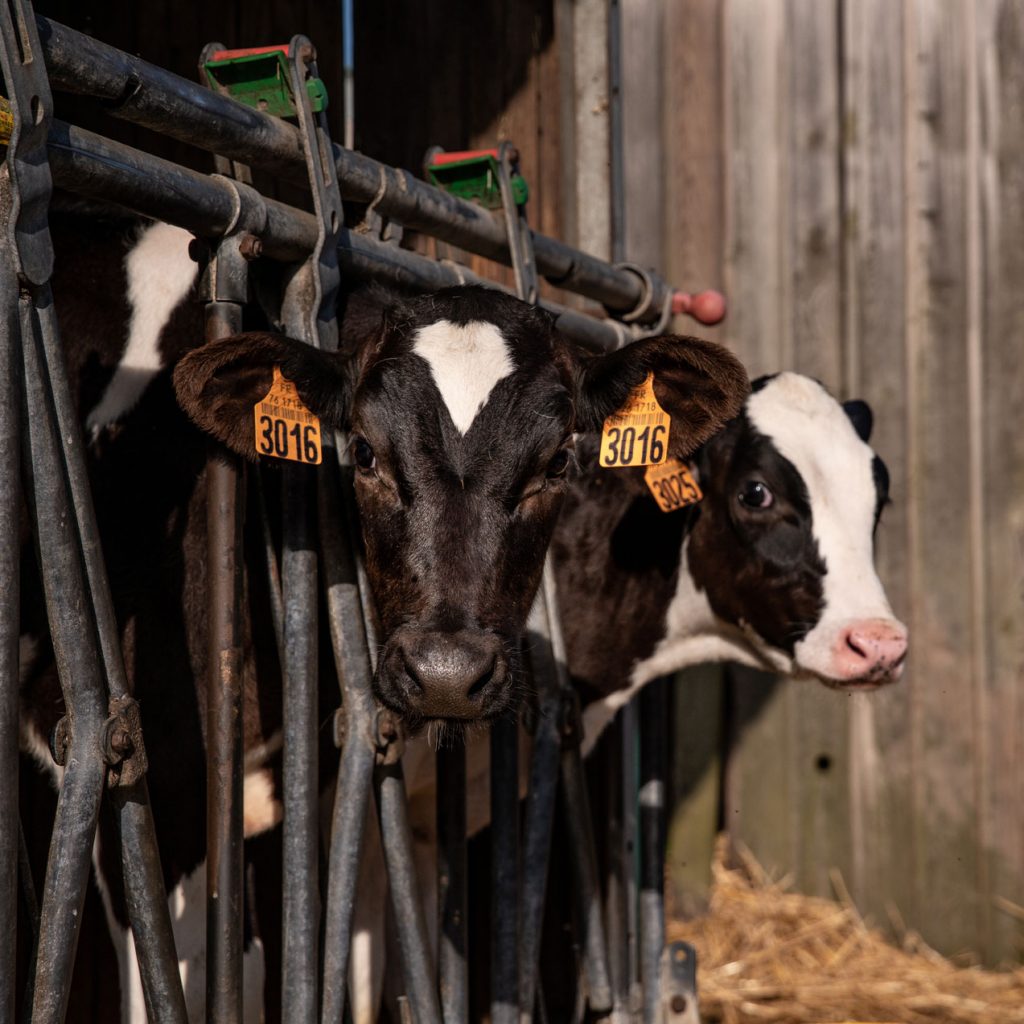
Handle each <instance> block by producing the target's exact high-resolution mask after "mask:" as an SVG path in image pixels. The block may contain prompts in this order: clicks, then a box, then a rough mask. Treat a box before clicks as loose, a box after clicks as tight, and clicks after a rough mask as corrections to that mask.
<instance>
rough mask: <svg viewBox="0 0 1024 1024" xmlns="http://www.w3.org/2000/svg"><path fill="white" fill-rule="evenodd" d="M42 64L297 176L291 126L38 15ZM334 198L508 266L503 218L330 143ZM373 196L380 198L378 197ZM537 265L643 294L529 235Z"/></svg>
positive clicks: (649, 315)
mask: <svg viewBox="0 0 1024 1024" xmlns="http://www.w3.org/2000/svg"><path fill="white" fill-rule="evenodd" d="M38 22H39V27H40V34H41V37H42V39H43V46H44V53H45V57H46V62H47V65H48V68H49V70H50V75H51V77H52V79H53V81H54V82H55V83H56V84H57V86H58V87H59V88H62V89H66V90H68V91H70V92H76V93H85V94H88V95H92V96H96V97H98V98H100V99H103V100H105V101H107V110H108V111H109V112H110V113H111V114H113V115H114V116H115V117H120V118H123V119H124V120H127V121H131V122H133V123H135V124H141V125H144V126H145V127H147V128H151V129H153V130H154V131H158V132H160V133H161V134H164V135H168V136H170V137H171V138H176V139H179V140H180V141H183V142H187V143H189V144H191V145H195V146H199V147H201V148H203V149H207V150H209V151H211V152H215V153H219V154H221V155H223V156H227V157H230V158H231V159H233V160H238V161H241V162H242V163H246V164H252V165H253V166H259V167H263V168H266V169H267V170H269V171H272V172H274V173H277V174H279V175H281V176H282V177H285V178H290V179H291V180H294V181H304V180H305V173H304V171H305V168H304V160H303V156H302V144H301V141H300V138H299V133H298V130H297V129H296V128H295V127H293V126H292V125H290V124H288V123H287V122H285V121H282V120H279V119H276V118H273V117H270V116H268V115H266V114H263V113H260V112H258V111H256V110H252V109H250V108H248V107H244V106H242V105H241V104H239V103H236V102H234V101H233V100H231V99H230V98H228V97H226V96H217V95H211V94H210V93H209V92H208V91H207V90H205V89H203V88H202V87H201V86H198V85H196V84H195V83H193V82H189V81H187V80H186V79H183V78H179V77H178V76H177V75H173V74H171V73H170V72H168V71H165V70H163V69H162V68H157V67H155V66H154V65H152V64H149V63H147V62H146V61H144V60H141V59H139V58H137V57H131V56H129V55H128V54H125V53H122V52H121V51H119V50H117V49H115V48H114V47H112V46H109V45H107V44H105V43H102V42H100V41H99V40H97V39H93V38H91V37H89V36H85V35H83V34H81V33H79V32H76V31H74V30H73V29H70V28H67V27H66V26H64V25H61V24H59V23H58V22H54V21H50V20H48V19H46V18H39V19H38ZM334 156H335V162H336V167H337V175H338V181H339V183H340V185H341V191H342V195H343V196H344V197H345V198H346V199H350V200H354V201H358V202H367V203H368V202H371V201H375V200H376V201H377V209H378V211H379V212H380V213H381V214H382V215H384V216H386V217H388V218H389V219H392V220H396V221H398V222H399V223H401V224H403V225H405V226H406V227H409V228H413V229H415V230H417V231H423V232H426V233H428V234H431V235H434V236H435V237H437V238H440V239H441V240H443V241H445V242H449V243H451V244H452V245H457V246H459V247H460V248H463V249H468V250H469V251H471V252H475V253H478V254H480V255H481V256H487V257H489V258H490V259H494V260H497V261H498V262H501V263H504V264H506V265H511V256H510V254H509V245H508V233H507V230H506V227H505V224H504V222H503V221H502V220H501V219H499V218H495V217H492V216H491V215H490V214H489V213H488V212H487V211H485V210H482V209H481V208H480V207H477V206H474V205H473V204H472V203H468V202H465V201H463V200H459V199H456V198H455V197H454V196H451V195H449V194H448V193H445V192H442V191H440V190H439V189H436V188H434V187H433V186H431V185H428V184H426V183H425V182H423V181H420V180H419V179H417V178H415V177H413V175H412V174H410V173H409V172H408V171H403V170H398V169H396V168H393V167H388V166H387V165H385V164H381V163H379V162H378V161H376V160H373V159H371V158H370V157H367V156H364V155H363V154H361V153H356V152H353V151H352V150H347V149H342V148H340V147H338V146H335V147H334ZM378 196H379V198H378ZM533 239H534V242H533V244H534V252H535V256H536V260H537V267H538V270H539V271H540V273H541V274H543V275H544V276H545V277H546V278H547V279H548V280H549V281H551V283H552V284H555V285H557V286H558V287H560V288H566V289H568V290H570V291H575V292H578V293H579V294H581V295H585V296H587V297H588V298H591V299H594V300H596V301H598V302H600V303H602V304H603V305H605V306H607V307H608V308H609V309H611V310H613V311H615V312H617V313H622V314H628V313H630V312H631V311H633V310H635V309H637V307H638V306H639V305H640V304H641V303H642V302H644V300H645V291H646V288H647V285H646V284H645V282H644V281H643V279H642V278H641V277H640V276H639V275H638V274H637V273H635V272H634V271H632V270H628V269H624V268H617V267H614V266H612V265H611V264H608V263H606V262H604V261H603V260H600V259H597V258H596V257H593V256H590V255H588V254H586V253H584V252H581V251H580V250H578V249H573V248H572V247H571V246H568V245H565V244H564V243H562V242H559V241H557V240H555V239H553V238H548V237H546V236H544V235H539V234H534V236H533ZM652 283H653V289H652V294H651V295H650V296H649V301H647V302H646V303H645V306H646V309H647V312H646V313H645V314H644V315H643V316H642V317H641V321H642V322H654V321H656V320H657V319H658V316H659V315H660V312H661V310H662V308H663V306H664V304H665V300H666V298H667V297H668V296H669V295H670V294H671V291H672V289H671V288H670V287H669V286H668V285H667V284H666V283H665V282H664V281H662V280H661V279H660V278H657V277H656V276H653V275H652Z"/></svg>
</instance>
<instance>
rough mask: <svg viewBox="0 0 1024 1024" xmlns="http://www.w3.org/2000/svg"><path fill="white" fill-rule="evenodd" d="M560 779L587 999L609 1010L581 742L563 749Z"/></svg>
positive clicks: (593, 1006) (592, 1006)
mask: <svg viewBox="0 0 1024 1024" xmlns="http://www.w3.org/2000/svg"><path fill="white" fill-rule="evenodd" d="M561 783H562V794H563V799H564V804H565V825H566V830H567V832H568V843H569V857H570V863H571V870H572V876H573V884H574V889H575V896H576V902H577V905H578V914H579V920H580V925H581V927H582V930H583V936H582V940H583V941H582V953H583V973H584V977H585V979H586V985H587V1001H588V1003H589V1005H590V1009H591V1010H592V1011H593V1012H594V1013H607V1012H609V1011H610V1010H611V1008H612V988H611V978H610V971H609V967H608V953H607V949H608V946H607V944H606V942H605V931H604V922H603V921H602V920H601V890H600V886H599V885H598V876H597V854H596V852H595V849H594V832H593V820H592V819H591V816H590V800H589V799H588V797H587V786H586V781H585V779H584V777H583V763H582V760H581V758H580V748H579V745H578V744H575V743H572V744H569V745H568V746H567V747H566V748H565V749H563V751H562V767H561Z"/></svg>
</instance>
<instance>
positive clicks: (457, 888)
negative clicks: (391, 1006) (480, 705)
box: [437, 740, 469, 1024]
mask: <svg viewBox="0 0 1024 1024" xmlns="http://www.w3.org/2000/svg"><path fill="white" fill-rule="evenodd" d="M467 874H468V861H467V851H466V748H465V745H464V744H463V742H462V741H461V740H456V741H454V742H453V743H452V744H451V745H450V746H442V747H440V748H439V749H438V751H437V911H438V922H437V923H438V929H437V933H438V972H439V983H440V989H441V1013H442V1016H443V1018H444V1022H445V1024H464V1022H465V1021H468V1020H469V981H468V977H467V973H466V948H467V947H466V881H467Z"/></svg>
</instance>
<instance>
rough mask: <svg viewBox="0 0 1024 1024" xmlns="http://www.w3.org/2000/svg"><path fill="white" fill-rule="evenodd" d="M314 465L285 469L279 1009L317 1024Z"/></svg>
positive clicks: (298, 1022)
mask: <svg viewBox="0 0 1024 1024" xmlns="http://www.w3.org/2000/svg"><path fill="white" fill-rule="evenodd" d="M315 484H316V476H315V470H313V469H312V468H311V467H308V466H286V467H285V472H284V492H285V494H284V555H283V559H282V579H283V594H284V649H285V658H284V692H283V697H284V745H283V756H284V861H283V863H284V872H283V874H284V878H283V936H282V939H283V953H284V959H283V975H282V985H281V988H282V996H281V998H282V1016H283V1018H284V1019H285V1020H288V1021H295V1022H296V1024H303V1022H305V1024H315V1021H316V1019H317V1016H318V1010H319V999H318V996H317V975H318V973H319V965H320V958H319V955H318V950H317V945H318V942H319V938H320V886H319V881H318V868H319V844H318V836H319V830H318V822H317V795H318V794H317V790H318V781H319V769H318V762H317V753H318V749H319V744H318V736H317V732H318V730H317V726H318V722H317V554H316V533H315V529H314V526H313V521H312V517H313V515H314V512H315V505H314V502H315V498H314V490H313V488H314V486H315Z"/></svg>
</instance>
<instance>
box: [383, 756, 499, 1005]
mask: <svg viewBox="0 0 1024 1024" xmlns="http://www.w3.org/2000/svg"><path fill="white" fill-rule="evenodd" d="M373 782H374V791H375V793H376V796H377V814H378V816H379V818H380V834H381V840H382V843H383V847H384V860H385V862H386V864H387V869H388V889H389V891H390V893H391V905H392V907H393V908H394V912H395V920H396V921H398V922H399V924H398V929H397V930H398V947H399V949H400V950H401V953H402V965H403V969H404V973H405V985H406V995H407V996H408V998H409V1002H410V1004H411V1007H412V1015H413V1019H414V1020H415V1021H416V1024H440V1022H441V1007H440V1004H439V1003H438V998H437V985H436V982H435V977H436V976H435V974H434V965H433V963H432V962H431V956H430V940H429V938H428V936H427V923H426V919H425V918H424V916H423V904H422V902H421V901H420V898H419V893H418V892H417V886H416V864H415V860H414V857H413V852H412V832H411V830H410V828H409V816H408V810H407V807H406V801H405V780H404V778H403V776H402V766H401V764H390V765H380V766H378V767H377V770H376V771H375V772H374V778H373ZM513 977H514V975H513Z"/></svg>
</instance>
